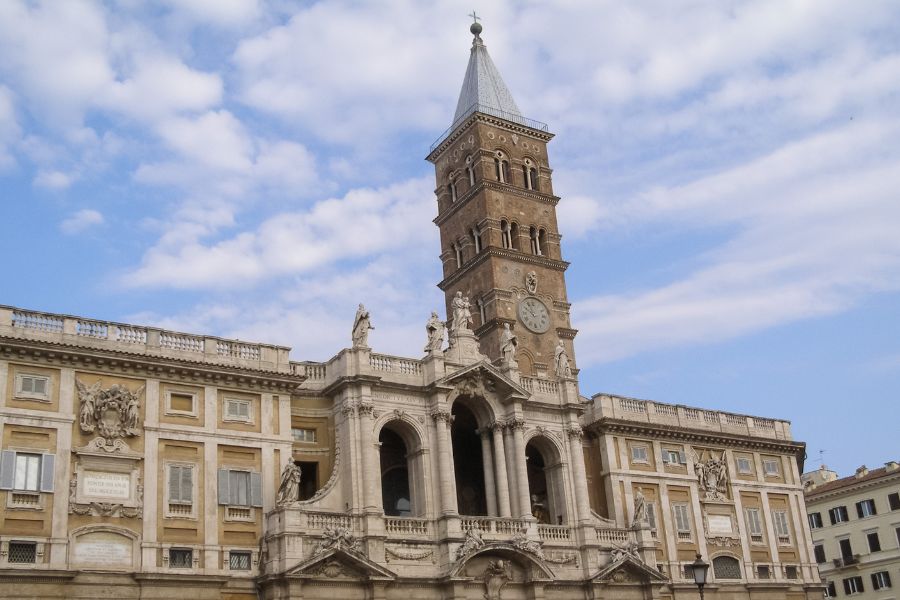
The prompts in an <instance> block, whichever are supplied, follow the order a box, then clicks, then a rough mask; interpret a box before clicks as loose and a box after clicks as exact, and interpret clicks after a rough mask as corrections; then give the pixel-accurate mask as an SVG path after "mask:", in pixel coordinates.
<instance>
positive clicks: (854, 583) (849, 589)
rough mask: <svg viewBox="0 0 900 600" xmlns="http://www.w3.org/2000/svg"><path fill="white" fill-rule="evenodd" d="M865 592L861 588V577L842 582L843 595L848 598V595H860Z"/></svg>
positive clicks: (849, 578)
mask: <svg viewBox="0 0 900 600" xmlns="http://www.w3.org/2000/svg"><path fill="white" fill-rule="evenodd" d="M864 591H866V590H865V589H864V588H863V582H862V577H848V578H847V579H845V580H844V593H845V594H847V595H848V596H849V595H850V594H861V593H862V592H864Z"/></svg>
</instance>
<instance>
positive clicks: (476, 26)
mask: <svg viewBox="0 0 900 600" xmlns="http://www.w3.org/2000/svg"><path fill="white" fill-rule="evenodd" d="M470 16H473V18H475V17H474V15H470ZM482 29H483V28H482V26H481V23H479V22H478V20H477V18H475V22H474V23H472V26H471V27H470V28H469V31H471V32H472V35H474V36H475V39H474V40H472V53H471V54H470V56H469V66H468V67H466V76H465V77H464V78H463V85H462V90H460V92H459V101H457V103H456V115H455V116H454V117H453V122H454V124H455V123H459V121H460V119H463V118H465V117H467V116H469V115H470V114H472V113H473V112H475V111H478V112H483V113H487V114H491V115H495V116H498V117H502V118H505V119H509V120H510V121H520V120H521V119H523V117H522V113H521V111H520V110H519V107H518V105H517V104H516V101H515V100H513V97H512V94H511V93H510V92H509V88H507V87H506V84H505V83H503V78H502V77H501V76H500V72H499V71H498V70H497V67H496V66H494V61H492V60H491V55H490V54H488V51H487V47H486V46H485V45H484V42H483V41H482V39H481V32H482Z"/></svg>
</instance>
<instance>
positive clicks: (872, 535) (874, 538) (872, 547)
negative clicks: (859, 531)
mask: <svg viewBox="0 0 900 600" xmlns="http://www.w3.org/2000/svg"><path fill="white" fill-rule="evenodd" d="M866 541H868V542H869V552H881V540H879V539H878V532H877V531H871V532H869V533H867V534H866Z"/></svg>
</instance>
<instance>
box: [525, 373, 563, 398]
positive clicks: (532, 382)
mask: <svg viewBox="0 0 900 600" xmlns="http://www.w3.org/2000/svg"><path fill="white" fill-rule="evenodd" d="M519 381H520V382H521V383H522V387H523V388H525V389H526V390H528V391H529V392H531V393H532V394H541V395H543V396H557V395H559V383H557V382H556V381H550V380H548V379H540V378H538V377H520V378H519Z"/></svg>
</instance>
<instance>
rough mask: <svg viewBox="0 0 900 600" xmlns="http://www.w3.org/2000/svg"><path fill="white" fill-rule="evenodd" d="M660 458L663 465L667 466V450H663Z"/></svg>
mask: <svg viewBox="0 0 900 600" xmlns="http://www.w3.org/2000/svg"><path fill="white" fill-rule="evenodd" d="M662 458H663V464H664V465H667V464H669V452H668V450H663V453H662Z"/></svg>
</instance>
